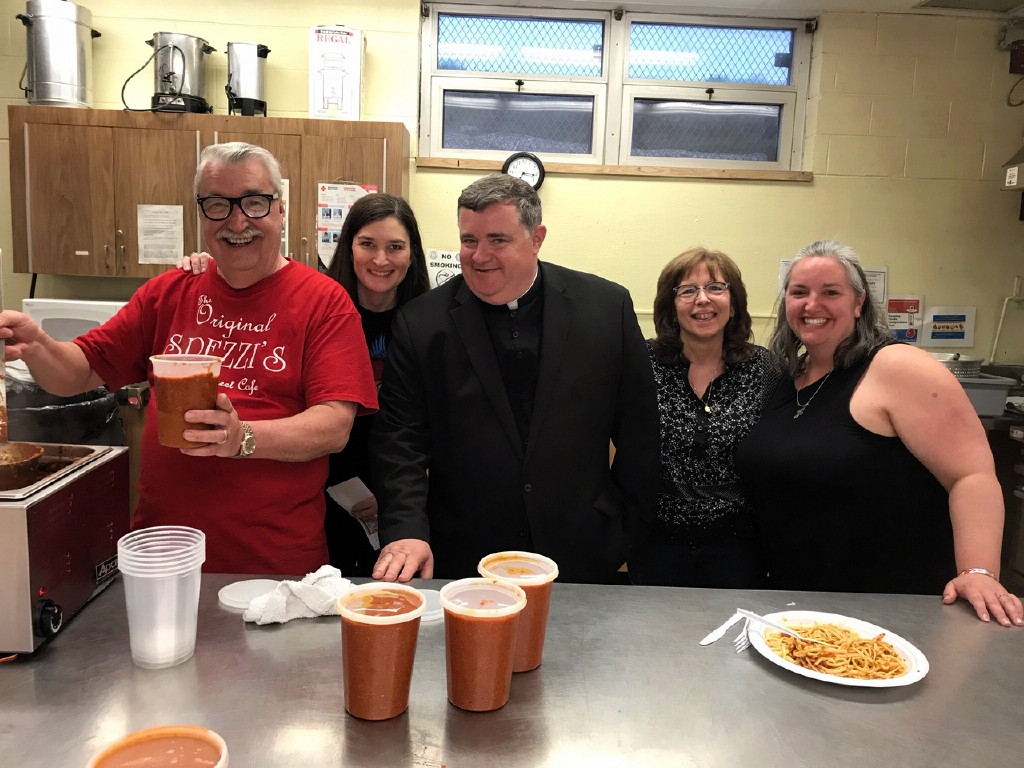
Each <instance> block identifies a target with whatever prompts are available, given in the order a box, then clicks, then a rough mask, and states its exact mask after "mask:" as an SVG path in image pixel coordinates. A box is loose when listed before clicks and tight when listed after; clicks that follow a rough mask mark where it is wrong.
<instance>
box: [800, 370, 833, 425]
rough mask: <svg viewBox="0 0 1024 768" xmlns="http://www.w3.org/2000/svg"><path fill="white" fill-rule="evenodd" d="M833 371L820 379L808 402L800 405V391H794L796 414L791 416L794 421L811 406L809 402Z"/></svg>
mask: <svg viewBox="0 0 1024 768" xmlns="http://www.w3.org/2000/svg"><path fill="white" fill-rule="evenodd" d="M834 370H835V368H831V369H829V372H828V373H826V374H825V376H824V377H823V378H822V379H821V381H820V382H818V386H817V387H815V388H814V392H813V393H812V394H811V397H810V399H808V401H807V402H806V403H801V402H800V390H799V389H798V390H797V391H796V404H797V409H796V413H794V414H793V418H794V419H799V418H800V417H801V416H803V415H804V411H806V410H807V406H808V405H810V404H811V401H812V400H814V398H815V397H817V395H818V392H820V391H821V388H822V387H823V386H825V382H826V381H828V377H829V376H831V375H832V371H834Z"/></svg>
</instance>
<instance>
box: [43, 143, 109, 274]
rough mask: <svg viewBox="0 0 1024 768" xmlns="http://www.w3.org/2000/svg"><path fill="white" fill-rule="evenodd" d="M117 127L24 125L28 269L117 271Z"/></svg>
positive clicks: (105, 272)
mask: <svg viewBox="0 0 1024 768" xmlns="http://www.w3.org/2000/svg"><path fill="white" fill-rule="evenodd" d="M113 148H114V144H113V132H112V129H110V128H102V127H95V126H85V125H42V124H29V125H26V126H25V160H26V162H25V180H26V182H25V186H26V189H25V218H26V220H27V221H26V231H27V233H28V243H27V244H26V245H27V252H28V263H29V271H31V272H41V273H44V274H63V275H111V276H112V275H115V274H116V272H115V269H114V267H115V264H114V256H115V250H114V249H115V243H114V185H113V175H112V174H113V167H114V162H113V152H114V149H113Z"/></svg>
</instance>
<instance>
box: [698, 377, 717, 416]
mask: <svg viewBox="0 0 1024 768" xmlns="http://www.w3.org/2000/svg"><path fill="white" fill-rule="evenodd" d="M714 385H715V380H714V379H712V380H711V381H709V382H708V388H707V390H706V391H705V392H704V397H702V398H699V399H700V401H701V403H703V404H704V413H711V387H713V386H714Z"/></svg>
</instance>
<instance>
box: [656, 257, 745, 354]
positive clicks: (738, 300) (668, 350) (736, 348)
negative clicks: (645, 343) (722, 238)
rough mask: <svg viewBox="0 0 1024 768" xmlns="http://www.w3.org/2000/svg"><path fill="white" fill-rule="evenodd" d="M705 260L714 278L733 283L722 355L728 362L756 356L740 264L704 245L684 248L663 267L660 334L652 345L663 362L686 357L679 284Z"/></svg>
mask: <svg viewBox="0 0 1024 768" xmlns="http://www.w3.org/2000/svg"><path fill="white" fill-rule="evenodd" d="M701 264H703V265H704V266H706V267H707V270H708V272H709V273H710V275H711V277H712V279H714V280H722V281H723V282H726V283H728V284H729V303H730V307H731V308H732V312H733V316H732V317H730V318H729V322H728V323H726V324H725V339H724V340H723V343H722V359H723V360H725V362H727V363H742V362H745V361H746V360H749V359H750V358H751V357H753V355H754V351H755V349H756V347H755V346H754V344H753V343H752V342H751V341H750V339H751V337H752V335H753V334H752V332H751V320H750V312H748V311H747V289H746V286H744V285H743V277H742V275H740V268H739V267H737V266H736V262H734V261H733V260H732V259H730V258H729V257H728V256H726V255H725V254H724V253H722V252H721V251H710V250H708V249H707V248H703V247H701V246H697V247H695V248H690V249H689V250H686V251H683V252H682V253H681V254H679V255H678V256H676V257H675V258H674V259H672V261H670V262H669V263H668V264H666V265H665V268H664V269H663V270H661V275H660V276H659V277H658V288H657V291H656V293H655V295H654V331H655V334H656V336H655V338H654V340H653V341H652V342H651V346H652V347H654V352H655V354H656V355H657V357H658V359H659V360H661V361H662V362H666V363H674V362H678V361H680V360H681V359H682V357H683V343H682V341H680V339H679V320H678V318H677V316H676V294H675V287H676V286H677V285H679V283H680V281H681V280H682V279H683V278H684V277H686V276H687V275H688V274H690V273H692V272H693V271H694V270H695V269H697V267H699V266H700V265H701Z"/></svg>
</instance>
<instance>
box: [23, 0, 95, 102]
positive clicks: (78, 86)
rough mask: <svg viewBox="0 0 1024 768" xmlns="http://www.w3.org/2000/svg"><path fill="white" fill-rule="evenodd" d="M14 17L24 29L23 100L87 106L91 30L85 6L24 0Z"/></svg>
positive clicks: (58, 0)
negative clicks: (26, 0)
mask: <svg viewBox="0 0 1024 768" xmlns="http://www.w3.org/2000/svg"><path fill="white" fill-rule="evenodd" d="M15 18H17V19H19V20H20V21H21V23H22V24H24V25H25V28H26V32H27V33H28V61H27V63H26V65H25V72H24V74H23V75H22V84H21V86H20V87H21V90H22V91H24V93H25V97H26V98H27V99H28V103H29V104H38V105H45V106H56V107H85V108H88V107H90V106H92V39H93V38H94V37H99V36H100V33H99V32H97V31H96V30H95V29H93V28H92V14H91V13H90V12H89V10H88V9H86V8H82V7H81V6H80V5H75V4H74V3H71V2H68V1H67V0H29V2H28V4H27V7H26V9H25V13H19V14H18V15H17V16H16V17H15Z"/></svg>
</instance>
